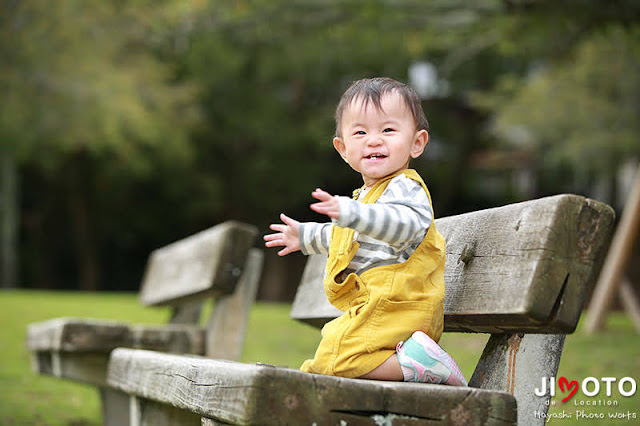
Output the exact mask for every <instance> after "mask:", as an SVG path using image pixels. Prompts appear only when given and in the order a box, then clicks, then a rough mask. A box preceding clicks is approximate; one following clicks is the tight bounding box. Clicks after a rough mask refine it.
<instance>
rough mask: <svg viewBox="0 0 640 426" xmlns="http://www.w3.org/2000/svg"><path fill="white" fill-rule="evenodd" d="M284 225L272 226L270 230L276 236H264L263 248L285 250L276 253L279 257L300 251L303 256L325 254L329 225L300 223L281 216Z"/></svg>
mask: <svg viewBox="0 0 640 426" xmlns="http://www.w3.org/2000/svg"><path fill="white" fill-rule="evenodd" d="M280 219H281V220H282V222H284V224H274V225H271V226H270V228H271V229H272V230H274V231H278V233H277V234H270V235H265V236H264V240H265V241H266V243H265V246H267V247H276V246H284V247H285V248H284V249H282V250H280V251H279V252H278V255H279V256H285V255H287V254H289V253H293V252H295V251H298V250H301V251H302V253H303V254H327V253H328V252H329V242H330V240H331V228H332V226H333V225H332V224H331V223H314V222H306V223H300V222H298V221H296V220H294V219H291V218H290V217H288V216H286V215H284V214H281V215H280Z"/></svg>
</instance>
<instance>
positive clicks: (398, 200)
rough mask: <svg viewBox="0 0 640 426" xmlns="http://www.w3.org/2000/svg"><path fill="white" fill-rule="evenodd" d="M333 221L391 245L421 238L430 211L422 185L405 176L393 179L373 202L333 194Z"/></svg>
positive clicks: (430, 220) (429, 224)
mask: <svg viewBox="0 0 640 426" xmlns="http://www.w3.org/2000/svg"><path fill="white" fill-rule="evenodd" d="M337 200H338V204H339V211H340V213H339V218H338V219H337V221H336V222H337V225H338V226H343V227H348V228H352V229H355V230H356V231H358V232H359V233H361V234H364V235H367V236H369V237H371V238H374V239H376V240H379V241H383V242H385V243H387V244H389V245H392V246H396V247H397V246H404V245H406V244H408V243H411V242H415V241H417V240H422V238H424V234H425V233H426V231H427V229H429V227H430V226H431V222H432V220H433V212H432V210H431V204H430V203H429V198H428V196H427V193H426V192H425V191H424V190H423V189H422V186H421V185H420V184H418V183H417V182H414V181H412V180H410V179H407V178H396V179H394V180H393V181H392V182H391V183H390V184H389V186H388V187H387V189H386V190H385V192H384V193H383V194H382V195H381V196H380V198H379V199H378V201H377V202H376V203H375V204H364V203H361V202H358V201H355V200H351V199H349V198H347V197H337Z"/></svg>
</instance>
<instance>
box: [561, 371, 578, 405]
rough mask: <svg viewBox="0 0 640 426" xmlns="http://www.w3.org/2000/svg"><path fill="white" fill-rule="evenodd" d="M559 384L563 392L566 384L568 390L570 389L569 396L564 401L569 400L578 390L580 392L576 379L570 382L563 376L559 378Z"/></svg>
mask: <svg viewBox="0 0 640 426" xmlns="http://www.w3.org/2000/svg"><path fill="white" fill-rule="evenodd" d="M558 385H560V390H561V391H562V392H564V387H565V385H566V386H567V390H568V391H570V393H569V396H567V397H566V398H565V399H563V400H562V402H567V401H568V400H570V399H571V397H573V395H575V394H576V392H578V382H577V381H576V380H572V381H571V382H569V380H567V378H566V377H564V376H562V377H560V378H559V379H558Z"/></svg>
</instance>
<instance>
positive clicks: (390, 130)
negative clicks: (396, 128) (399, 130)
mask: <svg viewBox="0 0 640 426" xmlns="http://www.w3.org/2000/svg"><path fill="white" fill-rule="evenodd" d="M382 132H383V133H389V132H393V129H392V128H391V127H387V128H386V129H384V130H383V131H382Z"/></svg>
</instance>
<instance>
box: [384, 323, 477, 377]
mask: <svg viewBox="0 0 640 426" xmlns="http://www.w3.org/2000/svg"><path fill="white" fill-rule="evenodd" d="M396 352H397V354H398V361H399V362H400V366H401V368H402V373H403V374H404V380H405V381H406V382H422V383H444V384H446V385H453V386H467V381H466V380H465V378H464V376H463V375H462V372H461V371H460V368H459V367H458V365H457V364H456V362H455V361H454V360H453V359H452V358H451V357H450V356H449V354H448V353H446V352H445V351H444V349H442V348H441V347H440V346H439V345H438V344H437V343H436V342H434V341H433V339H431V338H430V337H429V336H427V335H426V334H425V333H423V332H422V331H416V332H415V333H413V335H412V336H411V338H409V340H407V341H406V342H400V343H398V346H397V347H396Z"/></svg>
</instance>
